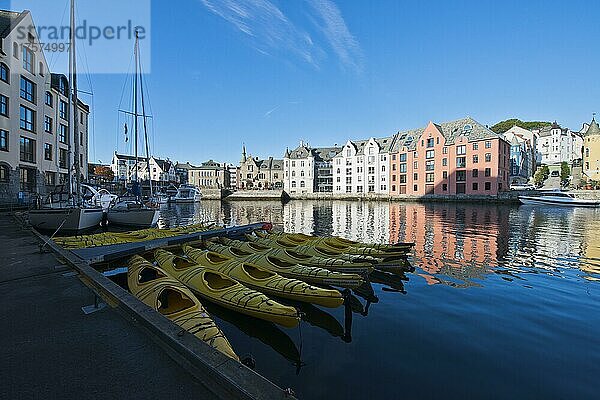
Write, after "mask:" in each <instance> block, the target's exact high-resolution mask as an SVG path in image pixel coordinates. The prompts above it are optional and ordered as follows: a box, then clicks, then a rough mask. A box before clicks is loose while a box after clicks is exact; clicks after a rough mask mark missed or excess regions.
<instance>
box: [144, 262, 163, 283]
mask: <svg viewBox="0 0 600 400" xmlns="http://www.w3.org/2000/svg"><path fill="white" fill-rule="evenodd" d="M166 277H167V276H166V275H165V274H163V273H162V272H161V271H159V270H158V269H156V268H154V267H152V266H150V265H148V266H144V268H142V269H141V270H140V272H139V273H138V283H140V284H142V283H148V282H151V281H154V280H156V279H159V278H166Z"/></svg>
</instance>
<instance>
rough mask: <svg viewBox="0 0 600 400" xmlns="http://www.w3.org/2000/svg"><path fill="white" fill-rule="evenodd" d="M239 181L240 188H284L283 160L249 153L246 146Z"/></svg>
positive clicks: (243, 150) (243, 151)
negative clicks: (264, 157)
mask: <svg viewBox="0 0 600 400" xmlns="http://www.w3.org/2000/svg"><path fill="white" fill-rule="evenodd" d="M237 182H238V189H262V190H272V189H283V160H276V159H274V158H273V157H269V158H268V159H266V160H262V159H260V158H258V157H253V156H252V155H250V154H248V155H247V154H246V146H244V147H243V149H242V159H241V163H240V169H239V174H238V176H237Z"/></svg>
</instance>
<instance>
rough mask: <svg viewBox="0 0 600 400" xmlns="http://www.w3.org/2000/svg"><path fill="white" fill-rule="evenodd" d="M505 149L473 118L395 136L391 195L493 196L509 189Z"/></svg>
mask: <svg viewBox="0 0 600 400" xmlns="http://www.w3.org/2000/svg"><path fill="white" fill-rule="evenodd" d="M509 156H510V145H509V144H508V143H507V142H506V141H505V140H504V138H503V137H502V136H501V135H498V134H496V133H494V132H493V131H491V130H490V129H488V128H487V127H486V126H483V125H481V124H480V123H478V122H477V121H475V120H473V119H472V118H468V117H467V118H463V119H460V120H456V121H451V122H446V123H442V124H434V123H433V122H430V123H429V124H428V125H427V126H426V127H425V128H421V129H416V130H412V131H407V132H401V133H398V134H397V139H396V140H395V141H394V144H393V146H392V149H391V157H390V169H391V173H390V194H391V195H412V196H423V195H426V194H436V195H457V194H459V195H460V194H467V195H496V194H498V192H500V191H504V190H507V189H508V178H509Z"/></svg>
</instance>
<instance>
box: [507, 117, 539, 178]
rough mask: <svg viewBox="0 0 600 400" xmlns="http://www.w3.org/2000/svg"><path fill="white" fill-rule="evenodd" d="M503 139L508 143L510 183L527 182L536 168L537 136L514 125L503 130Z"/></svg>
mask: <svg viewBox="0 0 600 400" xmlns="http://www.w3.org/2000/svg"><path fill="white" fill-rule="evenodd" d="M504 139H505V140H506V141H507V142H508V143H510V169H509V172H510V180H509V182H510V184H522V183H527V182H528V181H529V178H531V177H532V176H533V174H534V172H535V170H536V143H537V136H536V135H535V134H534V133H533V132H532V131H530V130H527V129H524V128H521V127H518V126H516V125H515V126H513V127H512V128H510V129H509V130H508V131H506V132H504Z"/></svg>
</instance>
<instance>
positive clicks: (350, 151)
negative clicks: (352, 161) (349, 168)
mask: <svg viewBox="0 0 600 400" xmlns="http://www.w3.org/2000/svg"><path fill="white" fill-rule="evenodd" d="M351 156H352V150H351V149H346V157H351Z"/></svg>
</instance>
